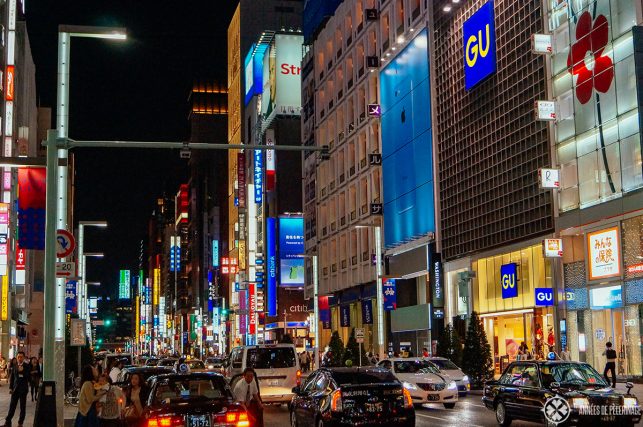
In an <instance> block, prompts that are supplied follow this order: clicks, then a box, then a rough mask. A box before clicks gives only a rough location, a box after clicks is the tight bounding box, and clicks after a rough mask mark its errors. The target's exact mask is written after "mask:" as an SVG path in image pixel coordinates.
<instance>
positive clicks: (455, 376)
mask: <svg viewBox="0 0 643 427" xmlns="http://www.w3.org/2000/svg"><path fill="white" fill-rule="evenodd" d="M440 374H441V375H444V376H447V377H449V378H451V379H452V380H453V381H462V378H463V377H464V374H463V373H462V371H459V370H457V369H440Z"/></svg>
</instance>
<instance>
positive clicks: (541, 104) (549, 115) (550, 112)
mask: <svg viewBox="0 0 643 427" xmlns="http://www.w3.org/2000/svg"><path fill="white" fill-rule="evenodd" d="M535 110H536V120H539V121H554V120H556V103H555V102H554V101H536V102H535Z"/></svg>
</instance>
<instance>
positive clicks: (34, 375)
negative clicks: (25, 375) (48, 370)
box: [29, 357, 42, 402]
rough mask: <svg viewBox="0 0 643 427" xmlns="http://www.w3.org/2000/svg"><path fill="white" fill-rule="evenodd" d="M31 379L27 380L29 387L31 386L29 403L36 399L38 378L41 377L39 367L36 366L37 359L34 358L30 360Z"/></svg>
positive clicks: (38, 384)
mask: <svg viewBox="0 0 643 427" xmlns="http://www.w3.org/2000/svg"><path fill="white" fill-rule="evenodd" d="M30 368H31V372H30V374H31V377H30V379H29V385H30V386H31V387H30V388H31V401H32V402H33V401H34V400H36V399H38V386H40V377H42V372H41V371H40V365H39V364H38V359H37V358H36V357H32V358H31V366H30Z"/></svg>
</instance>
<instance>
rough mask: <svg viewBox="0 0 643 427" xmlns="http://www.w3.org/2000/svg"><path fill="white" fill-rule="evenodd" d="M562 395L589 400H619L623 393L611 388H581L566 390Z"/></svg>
mask: <svg viewBox="0 0 643 427" xmlns="http://www.w3.org/2000/svg"><path fill="white" fill-rule="evenodd" d="M563 389H565V390H566V392H565V393H564V395H565V397H570V398H571V397H583V396H584V397H587V398H588V399H590V400H603V399H619V400H620V399H621V397H622V396H623V393H619V392H618V391H616V390H614V389H612V388H611V387H604V388H593V387H587V386H581V387H580V388H576V387H574V388H566V387H564V388H563Z"/></svg>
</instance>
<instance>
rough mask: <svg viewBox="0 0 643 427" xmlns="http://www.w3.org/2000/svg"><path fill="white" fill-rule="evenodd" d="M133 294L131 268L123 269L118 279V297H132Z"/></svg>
mask: <svg viewBox="0 0 643 427" xmlns="http://www.w3.org/2000/svg"><path fill="white" fill-rule="evenodd" d="M131 297H132V295H131V277H130V271H129V270H121V271H120V277H119V281H118V299H130V298H131Z"/></svg>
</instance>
